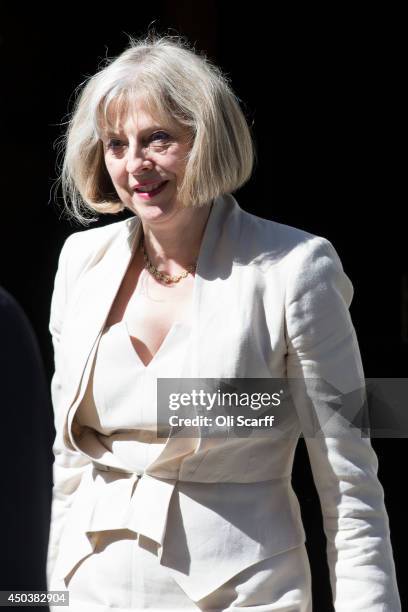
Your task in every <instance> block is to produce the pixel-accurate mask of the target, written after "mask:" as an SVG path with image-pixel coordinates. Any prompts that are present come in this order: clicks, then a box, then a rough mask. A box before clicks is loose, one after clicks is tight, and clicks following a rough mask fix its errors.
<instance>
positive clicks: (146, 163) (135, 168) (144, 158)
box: [126, 146, 153, 174]
mask: <svg viewBox="0 0 408 612" xmlns="http://www.w3.org/2000/svg"><path fill="white" fill-rule="evenodd" d="M152 167H153V161H152V160H151V159H150V154H149V149H148V147H146V148H144V147H142V146H139V147H138V148H136V147H129V148H128V153H127V159H126V172H127V173H128V174H138V173H139V172H142V171H143V169H144V168H146V169H151V168H152Z"/></svg>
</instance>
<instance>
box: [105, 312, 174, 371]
mask: <svg viewBox="0 0 408 612" xmlns="http://www.w3.org/2000/svg"><path fill="white" fill-rule="evenodd" d="M111 327H118V329H120V330H121V331H123V332H124V335H125V336H126V340H127V342H128V346H129V348H130V350H131V351H132V354H133V355H134V356H135V357H136V359H137V361H138V363H139V364H140V366H141V367H142V368H143V370H145V371H147V370H149V369H151V367H153V366H154V365H155V363H156V361H157V360H158V359H159V358H160V355H161V353H162V352H163V350H164V349H165V347H166V345H167V344H168V342H169V340H170V338H171V337H172V336H173V335H174V332H175V330H176V329H178V328H180V327H184V323H182V322H181V321H175V322H174V323H173V324H172V326H171V327H170V329H169V331H168V332H167V334H166V335H165V337H164V339H163V340H162V342H161V344H160V346H159V348H158V349H157V351H156V352H155V354H154V355H153V357H152V358H151V359H150V361H149V363H147V364H145V363H144V362H143V361H142V358H141V357H140V355H139V353H138V351H137V350H136V348H135V346H134V345H133V342H132V335H131V334H130V332H129V327H128V324H127V321H126V320H125V319H122V320H121V321H118V322H117V323H114V324H113V325H111V326H110V327H109V328H108V329H110V328H111Z"/></svg>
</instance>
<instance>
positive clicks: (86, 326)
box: [61, 217, 141, 405]
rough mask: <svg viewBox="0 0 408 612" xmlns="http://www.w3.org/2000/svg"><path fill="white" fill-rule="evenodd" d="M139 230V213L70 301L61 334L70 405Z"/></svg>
mask: <svg viewBox="0 0 408 612" xmlns="http://www.w3.org/2000/svg"><path fill="white" fill-rule="evenodd" d="M140 232H141V223H140V220H139V218H138V217H134V218H132V219H129V220H128V221H127V222H126V223H125V224H124V227H123V228H122V229H121V231H120V232H119V234H118V235H117V236H116V238H114V240H113V243H112V245H109V247H108V248H107V249H106V248H105V253H103V257H101V259H100V261H99V262H98V263H97V264H96V265H95V266H94V267H93V268H92V269H91V270H90V271H89V272H88V273H86V274H85V275H84V277H83V278H82V279H81V281H80V286H79V287H78V288H77V291H76V297H75V299H74V302H73V304H72V305H70V310H69V316H68V317H67V322H66V325H64V328H63V332H62V336H61V344H62V345H63V346H64V350H66V352H67V354H68V355H69V376H68V377H67V380H68V381H69V388H68V399H69V405H72V403H73V402H74V401H75V398H76V397H77V396H78V392H79V390H80V383H81V378H82V376H83V373H84V371H85V367H86V364H87V360H88V358H89V356H90V354H91V351H92V348H93V347H94V345H95V341H96V340H97V338H98V336H99V334H100V333H101V332H102V330H103V328H104V325H105V322H106V319H107V317H108V314H109V312H110V309H111V306H112V304H113V301H114V298H115V296H116V294H117V292H118V290H119V287H120V284H121V282H122V280H123V277H124V275H125V273H126V270H127V269H128V266H129V264H130V261H131V259H132V254H133V249H134V247H135V244H137V241H138V238H139V237H140ZM104 247H106V245H104Z"/></svg>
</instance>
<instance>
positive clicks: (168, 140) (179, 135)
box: [102, 102, 190, 223]
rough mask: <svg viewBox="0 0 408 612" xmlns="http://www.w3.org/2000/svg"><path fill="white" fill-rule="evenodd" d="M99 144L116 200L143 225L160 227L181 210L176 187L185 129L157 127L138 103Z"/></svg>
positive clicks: (182, 165) (181, 166) (186, 148)
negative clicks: (139, 219) (153, 224)
mask: <svg viewBox="0 0 408 612" xmlns="http://www.w3.org/2000/svg"><path fill="white" fill-rule="evenodd" d="M133 109H134V110H133ZM102 141H103V147H104V157H105V164H106V168H107V170H108V173H109V175H110V177H111V180H112V183H113V185H114V187H115V189H116V191H117V193H118V195H119V197H120V199H121V201H122V202H123V203H124V205H125V206H126V207H127V208H129V209H130V210H132V211H133V212H134V213H135V214H137V215H138V216H139V217H140V218H141V219H142V221H146V222H149V223H160V222H163V221H165V220H167V219H170V218H173V217H175V216H176V215H178V214H180V213H181V211H182V210H185V209H182V207H181V203H180V201H179V200H178V198H177V186H178V185H180V184H181V181H182V179H183V176H184V171H185V166H186V157H187V155H188V152H189V150H190V142H189V138H188V133H187V132H186V130H184V129H182V128H180V127H179V126H178V125H176V124H174V126H172V127H170V129H168V127H164V126H163V125H160V123H159V122H158V121H157V120H156V119H155V118H154V117H152V116H151V115H150V114H149V113H148V111H147V110H146V109H145V108H144V107H143V103H142V102H136V103H135V105H134V106H133V108H132V114H131V115H129V116H128V117H127V118H126V120H125V122H124V123H122V125H121V127H120V129H119V130H118V131H115V132H108V133H106V134H105V135H104V136H103V138H102ZM152 188H153V190H152Z"/></svg>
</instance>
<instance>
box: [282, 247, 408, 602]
mask: <svg viewBox="0 0 408 612" xmlns="http://www.w3.org/2000/svg"><path fill="white" fill-rule="evenodd" d="M297 251H298V252H297V253H296V255H295V256H294V257H293V261H292V263H291V267H290V269H289V270H288V274H287V285H286V297H285V309H286V341H287V347H288V349H287V357H286V358H287V376H288V378H289V379H292V378H293V379H297V380H299V381H301V382H300V384H296V385H295V387H294V393H293V394H292V398H293V400H294V403H295V407H296V410H297V413H298V417H299V421H300V425H301V428H302V431H303V435H304V437H305V442H306V445H307V449H308V454H309V458H310V463H311V468H312V473H313V478H314V482H315V484H316V488H317V491H318V495H319V499H320V504H321V509H322V514H323V524H324V531H325V535H326V539H327V548H326V553H327V561H328V565H329V571H330V582H331V588H332V594H333V604H334V607H335V610H336V612H357V611H358V612H399V611H400V610H401V603H400V598H399V594H398V587H397V581H396V572H395V566H394V560H393V552H392V547H391V540H390V529H389V520H388V516H387V512H386V508H385V505H384V491H383V488H382V486H381V484H380V482H379V480H378V477H377V472H378V459H377V456H376V454H375V451H374V450H373V448H372V445H371V442H370V439H369V437H368V436H366V437H362V434H361V431H360V429H359V428H358V427H353V426H350V420H348V419H347V418H345V420H343V419H342V418H341V415H340V413H339V412H337V411H336V409H334V407H336V406H337V407H338V405H339V404H338V403H336V400H337V402H338V401H339V398H340V402H341V404H342V405H343V407H344V406H345V415H346V417H347V408H349V406H348V407H347V406H346V404H347V401H345V399H348V404H349V405H350V404H351V403H352V402H351V398H354V403H355V400H356V398H357V400H358V402H360V401H363V397H364V389H365V386H364V373H363V367H362V363H361V357H360V351H359V347H358V342H357V338H356V334H355V330H354V327H353V323H352V321H351V317H350V314H349V306H350V303H351V300H352V297H353V286H352V284H351V282H350V280H349V278H348V277H347V276H346V274H345V273H344V271H343V267H342V264H341V262H340V259H339V257H338V255H337V253H336V251H335V249H334V247H333V246H332V244H331V243H330V242H329V241H328V240H326V239H325V238H321V237H317V236H315V237H312V238H311V239H310V240H308V241H307V243H306V244H303V245H301V246H300V247H298V249H297ZM296 382H297V381H296ZM355 408H356V406H355ZM357 408H358V406H357ZM354 412H355V411H354ZM350 414H351V413H350ZM343 416H344V414H343Z"/></svg>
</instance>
